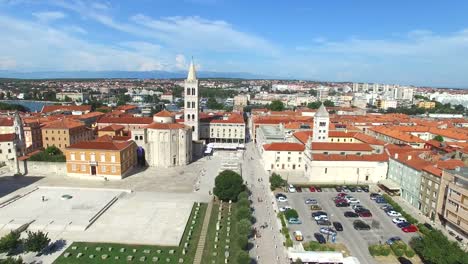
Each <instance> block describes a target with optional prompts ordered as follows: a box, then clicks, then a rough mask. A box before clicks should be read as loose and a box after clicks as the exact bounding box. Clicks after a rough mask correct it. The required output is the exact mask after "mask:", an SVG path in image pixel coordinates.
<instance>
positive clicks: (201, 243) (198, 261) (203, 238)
mask: <svg viewBox="0 0 468 264" xmlns="http://www.w3.org/2000/svg"><path fill="white" fill-rule="evenodd" d="M212 209H213V201H210V202H209V203H208V206H207V208H206V213H205V218H204V219H203V226H202V230H201V234H200V239H199V240H198V246H197V251H196V252H195V258H194V260H193V264H201V261H202V256H203V250H204V249H205V242H206V234H207V232H208V225H209V224H210V218H211V210H212Z"/></svg>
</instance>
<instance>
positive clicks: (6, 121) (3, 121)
mask: <svg viewBox="0 0 468 264" xmlns="http://www.w3.org/2000/svg"><path fill="white" fill-rule="evenodd" d="M0 126H13V118H11V117H5V118H0Z"/></svg>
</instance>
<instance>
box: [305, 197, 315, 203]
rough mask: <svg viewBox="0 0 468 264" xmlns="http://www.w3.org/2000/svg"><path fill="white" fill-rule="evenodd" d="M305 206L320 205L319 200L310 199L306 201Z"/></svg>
mask: <svg viewBox="0 0 468 264" xmlns="http://www.w3.org/2000/svg"><path fill="white" fill-rule="evenodd" d="M305 204H318V201H317V199H313V198H309V199H306V200H305Z"/></svg>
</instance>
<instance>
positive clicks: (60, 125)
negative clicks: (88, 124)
mask: <svg viewBox="0 0 468 264" xmlns="http://www.w3.org/2000/svg"><path fill="white" fill-rule="evenodd" d="M84 126H85V125H84V124H83V123H81V122H78V121H74V120H71V119H66V118H62V119H60V120H56V121H52V122H49V123H47V124H46V125H45V126H44V127H43V129H71V128H77V127H84Z"/></svg>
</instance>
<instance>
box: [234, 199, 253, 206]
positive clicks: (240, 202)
mask: <svg viewBox="0 0 468 264" xmlns="http://www.w3.org/2000/svg"><path fill="white" fill-rule="evenodd" d="M237 206H238V207H246V208H249V207H250V201H249V200H248V199H245V198H242V199H239V200H237Z"/></svg>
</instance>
